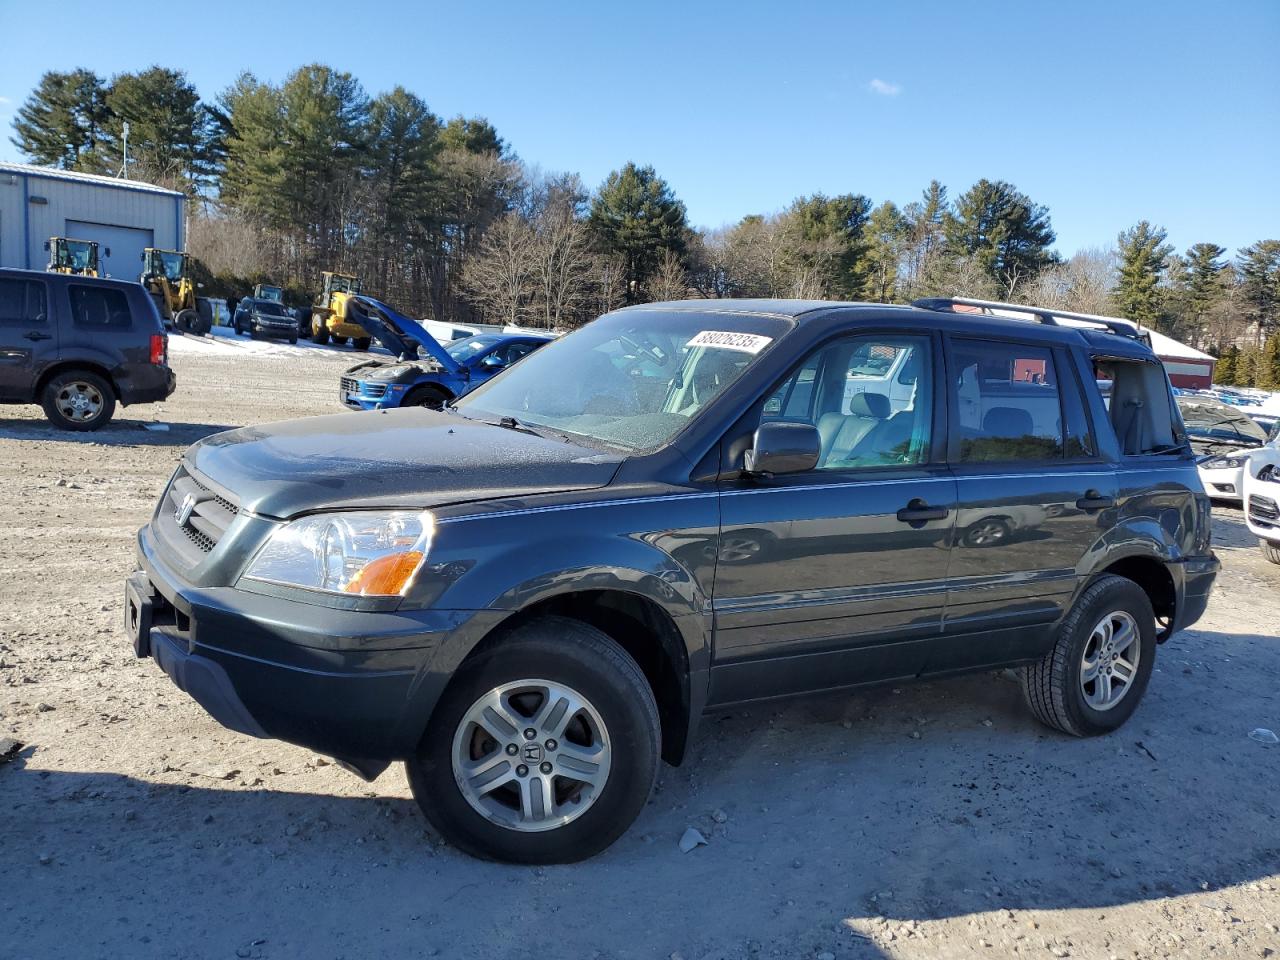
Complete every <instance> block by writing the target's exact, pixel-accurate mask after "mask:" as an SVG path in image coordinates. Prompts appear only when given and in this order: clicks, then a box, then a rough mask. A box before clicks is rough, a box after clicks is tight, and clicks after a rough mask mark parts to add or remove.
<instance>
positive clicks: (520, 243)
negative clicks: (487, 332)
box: [462, 213, 537, 323]
mask: <svg viewBox="0 0 1280 960" xmlns="http://www.w3.org/2000/svg"><path fill="white" fill-rule="evenodd" d="M535 241H536V238H535V236H534V233H533V229H532V228H531V227H530V226H529V224H527V223H526V222H525V221H524V220H523V219H522V218H521V217H520V216H519V215H518V214H514V213H509V214H507V215H506V216H504V217H502V218H501V219H499V220H497V221H496V222H495V223H494V224H493V225H492V226H490V227H489V230H488V232H487V233H485V235H484V239H483V240H481V241H480V245H479V248H478V249H477V250H476V252H475V254H474V255H473V256H471V257H470V258H469V259H467V260H466V261H465V262H464V263H463V269H462V287H463V289H464V290H465V291H466V292H467V294H468V295H469V296H470V297H471V299H472V300H473V301H474V302H475V303H476V305H477V306H479V307H480V308H481V309H482V310H483V311H484V312H485V318H486V319H487V320H489V321H490V322H496V323H519V322H520V321H521V320H522V319H524V318H525V316H526V315H527V312H528V309H529V304H530V301H531V300H532V297H533V292H534V289H535V287H536V283H537V281H536V274H535V260H534V248H535V245H536V243H535Z"/></svg>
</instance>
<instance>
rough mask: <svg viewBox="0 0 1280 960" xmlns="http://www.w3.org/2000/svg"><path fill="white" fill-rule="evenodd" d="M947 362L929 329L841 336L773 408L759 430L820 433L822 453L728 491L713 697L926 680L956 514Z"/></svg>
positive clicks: (774, 397)
mask: <svg viewBox="0 0 1280 960" xmlns="http://www.w3.org/2000/svg"><path fill="white" fill-rule="evenodd" d="M938 360H939V358H938V341H937V340H936V338H935V337H933V336H931V335H930V334H928V333H924V332H921V333H914V332H911V333H899V332H893V333H884V334H866V335H856V336H849V337H844V338H841V339H839V340H837V341H833V342H831V343H829V344H827V345H826V346H823V347H821V348H819V349H818V350H817V351H815V352H814V353H813V354H812V355H811V356H810V357H809V358H808V359H806V360H805V361H804V362H803V363H802V364H801V365H800V367H799V368H798V369H796V370H795V371H793V373H792V374H791V375H790V376H789V377H788V378H787V379H786V381H785V382H784V383H783V384H782V385H781V386H779V387H778V388H777V390H776V391H775V392H773V393H772V394H771V395H770V396H769V397H768V398H767V399H766V400H764V402H763V404H762V414H761V416H762V419H783V420H792V421H798V422H806V423H811V424H813V425H814V426H816V427H817V428H818V431H819V434H820V436H821V437H822V452H821V458H820V460H819V464H818V466H817V468H816V469H814V470H812V471H810V472H807V473H801V474H791V475H788V476H780V477H774V478H772V479H767V478H766V479H752V480H743V481H733V482H731V483H729V484H727V485H726V486H725V488H724V489H723V491H722V494H721V497H720V502H721V536H720V547H719V552H718V558H717V563H716V579H715V599H714V609H715V625H716V634H715V660H714V664H713V667H712V681H711V688H712V692H711V697H712V702H716V703H728V702H735V701H742V700H750V699H756V698H760V697H767V696H776V695H780V694H788V693H796V692H801V691H807V690H818V689H823V688H828V687H839V686H846V685H851V684H857V683H865V682H871V681H876V680H884V679H888V678H893V677H908V676H914V675H915V674H916V673H917V672H919V670H920V668H921V666H922V663H923V659H922V657H923V648H924V644H925V643H926V642H927V641H929V640H931V639H933V638H936V636H937V635H938V633H939V631H940V629H941V622H942V612H943V604H944V601H945V596H946V570H947V555H948V552H949V550H950V541H951V528H952V524H953V523H954V519H955V513H954V506H955V481H954V480H953V479H952V477H951V476H950V473H949V472H948V470H947V468H946V465H945V463H943V462H942V461H943V457H942V452H943V450H944V449H945V448H944V447H943V446H942V444H941V443H938V442H936V441H937V439H938V438H940V437H942V436H944V435H945V430H943V428H942V425H941V420H940V415H941V409H940V408H941V404H940V402H938V403H935V398H937V397H938V395H939V389H938V387H939V385H940V384H941V382H942V380H941V376H940V374H939V372H938V368H939V366H940V364H939V362H938ZM890 374H892V376H890ZM891 379H901V380H902V381H903V382H902V384H901V387H902V389H898V390H896V391H895V389H894V388H893V387H892V386H891V384H890V380H891ZM895 393H896V397H895V395H894V394H895Z"/></svg>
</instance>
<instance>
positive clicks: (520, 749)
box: [452, 679, 612, 832]
mask: <svg viewBox="0 0 1280 960" xmlns="http://www.w3.org/2000/svg"><path fill="white" fill-rule="evenodd" d="M452 758H453V776H454V780H455V781H456V782H457V785H458V789H459V790H460V791H461V792H462V796H463V797H464V798H465V799H466V801H467V803H468V804H470V805H471V807H472V809H474V810H475V811H476V812H477V813H479V814H480V815H481V816H482V817H484V818H485V819H486V820H489V821H491V822H493V823H496V824H498V825H500V826H503V827H507V828H508V829H511V830H517V831H521V832H537V831H542V830H554V829H556V828H557V827H562V826H564V825H565V824H567V823H570V822H572V821H574V820H576V819H577V818H578V817H580V816H582V815H583V814H584V813H586V811H587V810H589V809H590V808H591V806H592V805H593V804H594V803H595V801H596V800H597V799H598V798H599V796H600V792H601V791H602V790H603V789H604V785H605V782H606V780H607V779H608V777H609V767H610V761H611V758H612V747H611V745H610V742H609V733H608V730H607V729H606V728H605V725H604V721H603V720H602V719H601V716H600V712H599V711H598V710H597V709H596V708H595V706H594V705H592V703H591V702H590V701H589V700H587V698H586V697H584V696H583V695H582V694H580V693H579V692H578V691H576V690H574V689H573V688H571V687H569V686H566V685H565V684H562V683H554V682H551V681H548V680H536V679H530V680H515V681H512V682H510V683H504V684H502V685H501V686H499V687H495V688H494V689H492V690H490V691H489V692H488V693H485V694H484V695H483V696H481V697H480V698H479V699H478V700H476V702H475V703H474V704H472V705H471V708H470V709H469V710H467V712H466V713H465V714H464V715H463V717H462V720H461V722H460V723H459V724H458V727H457V730H456V732H455V733H454V737H453V750H452Z"/></svg>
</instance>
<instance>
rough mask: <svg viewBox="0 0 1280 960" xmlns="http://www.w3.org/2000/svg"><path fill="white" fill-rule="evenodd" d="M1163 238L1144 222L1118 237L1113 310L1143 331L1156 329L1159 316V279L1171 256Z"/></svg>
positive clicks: (1160, 230) (1161, 233)
mask: <svg viewBox="0 0 1280 960" xmlns="http://www.w3.org/2000/svg"><path fill="white" fill-rule="evenodd" d="M1167 236H1168V234H1167V233H1166V232H1165V231H1164V229H1163V228H1160V227H1153V226H1152V225H1151V224H1150V223H1148V222H1147V221H1146V220H1143V221H1141V222H1140V223H1138V224H1137V225H1136V226H1134V227H1132V228H1130V229H1128V230H1126V231H1125V232H1124V233H1122V234H1120V249H1119V260H1120V270H1119V277H1118V279H1117V281H1116V292H1115V300H1116V306H1117V307H1118V308H1119V310H1120V316H1122V317H1125V318H1126V319H1129V320H1132V321H1134V322H1135V323H1138V324H1140V325H1142V326H1144V327H1154V326H1156V323H1157V321H1158V320H1159V319H1160V316H1161V302H1160V290H1159V285H1160V279H1161V276H1162V275H1163V273H1164V271H1165V268H1166V266H1167V264H1168V260H1169V255H1170V254H1171V253H1173V247H1171V246H1169V245H1168V244H1167V243H1165V239H1166V237H1167Z"/></svg>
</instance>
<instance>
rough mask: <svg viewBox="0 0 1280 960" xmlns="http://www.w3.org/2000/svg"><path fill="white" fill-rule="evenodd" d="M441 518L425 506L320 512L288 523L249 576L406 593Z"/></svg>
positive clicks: (341, 589)
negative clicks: (438, 519)
mask: <svg viewBox="0 0 1280 960" xmlns="http://www.w3.org/2000/svg"><path fill="white" fill-rule="evenodd" d="M434 532H435V518H434V517H433V516H432V515H431V514H430V513H428V512H425V511H422V512H418V511H407V510H393V511H370V512H363V511H362V512H353V513H320V514H316V515H315V516H311V517H303V518H302V519H300V520H294V521H293V522H292V523H288V524H285V525H284V526H283V527H280V528H279V529H277V530H276V531H275V533H273V534H272V535H271V539H270V540H268V541H267V543H266V545H265V546H264V547H263V548H262V549H261V550H259V551H258V555H257V556H256V557H254V558H253V562H252V563H250V564H249V569H248V571H247V572H246V573H245V577H246V578H247V579H250V580H260V581H263V582H266V583H281V584H288V585H290V586H295V587H303V588H305V589H307V590H322V591H324V592H326V593H345V594H354V595H356V596H361V597H402V596H404V594H405V592H406V591H407V590H408V589H409V586H410V585H411V584H412V583H413V578H414V577H415V576H417V574H418V571H419V570H420V569H421V568H422V564H423V562H424V561H425V560H426V559H427V552H428V551H429V550H430V548H431V537H432V534H433V533H434Z"/></svg>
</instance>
